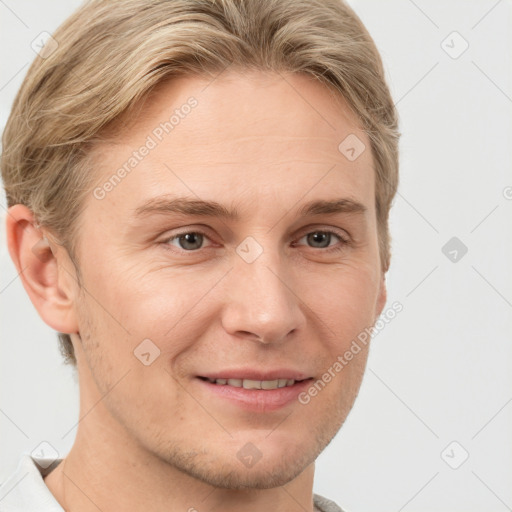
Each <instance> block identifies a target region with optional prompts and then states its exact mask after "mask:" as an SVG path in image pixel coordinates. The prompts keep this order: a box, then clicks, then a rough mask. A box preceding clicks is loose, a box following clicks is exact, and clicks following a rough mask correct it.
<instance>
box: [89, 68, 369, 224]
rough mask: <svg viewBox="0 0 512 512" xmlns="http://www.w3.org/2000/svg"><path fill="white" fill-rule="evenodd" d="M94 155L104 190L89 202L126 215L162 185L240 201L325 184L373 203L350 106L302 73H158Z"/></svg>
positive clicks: (317, 189)
mask: <svg viewBox="0 0 512 512" xmlns="http://www.w3.org/2000/svg"><path fill="white" fill-rule="evenodd" d="M347 141H348V142H347ZM348 146H353V147H354V148H355V151H357V153H358V154H357V155H356V156H357V158H355V159H354V158H350V157H351V156H353V154H351V153H348V154H347V153H346V149H347V147H348ZM348 149H349V150H351V149H352V148H351V147H348ZM344 151H345V152H344ZM142 153H143V154H142ZM352 153H353V152H352ZM359 153H360V154H359ZM95 160H96V164H97V165H96V166H95V171H94V172H96V173H97V175H98V180H97V182H96V183H97V185H98V186H100V187H104V185H105V184H107V187H106V189H108V190H107V193H106V194H105V197H104V199H103V200H101V201H99V203H100V204H96V205H94V204H92V206H93V207H100V208H101V209H108V208H116V210H117V211H123V212H124V214H125V215H127V214H130V213H133V212H134V211H136V209H137V208H138V207H140V205H141V204H142V203H144V202H147V201H148V200H150V199H151V198H152V197H154V196H156V195H160V194H161V193H162V192H168V193H173V194H176V195H186V196H189V197H194V196H196V197H201V198H202V199H210V200H215V201H217V202H222V201H223V200H224V201H230V204H232V203H231V199H233V198H234V197H236V198H238V199H239V200H240V201H241V202H245V204H246V207H247V208H248V209H249V208H250V205H251V204H253V205H255V206H256V205H258V203H259V201H260V200H263V199H265V198H266V200H271V201H272V202H273V203H274V206H275V203H276V201H278V200H280V199H281V200H282V201H284V202H286V201H294V202H295V203H297V202H298V201H300V199H301V197H305V196H306V195H307V196H308V197H307V198H305V199H308V200H310V199H313V198H314V197H313V196H314V194H315V193H318V194H320V195H322V194H323V195H325V194H329V192H330V191H331V190H332V189H333V188H337V189H338V190H337V191H336V193H335V194H334V195H336V196H339V193H338V192H343V193H344V194H345V195H347V196H351V197H353V198H354V199H357V200H359V202H366V203H367V205H368V208H369V209H371V207H372V204H371V203H372V202H373V201H372V199H373V194H374V183H373V181H374V179H373V164H372V158H371V151H370V145H369V141H368V139H367V136H366V135H365V133H364V132H363V131H362V130H361V128H360V126H359V124H358V121H357V117H356V115H355V114H354V113H353V112H352V111H351V110H350V108H349V107H348V105H347V103H346V102H345V101H344V100H343V98H341V97H340V96H339V95H335V94H334V92H333V91H331V90H329V89H328V88H327V87H326V86H325V85H323V84H321V83H320V82H318V81H317V80H315V79H314V78H312V77H309V76H306V75H296V74H295V75H291V74H285V73H264V72H255V71H253V72H244V73H239V72H231V73H228V72H225V73H223V74H221V75H220V76H218V77H217V78H215V79H211V78H206V77H180V78H177V79H174V80H172V81H167V82H164V83H162V84H160V85H159V86H158V87H156V88H155V89H154V90H153V91H152V93H151V94H150V95H149V96H148V97H147V98H146V99H145V101H144V103H142V104H141V106H140V108H139V109H138V111H137V116H136V117H134V118H132V120H131V121H130V123H126V124H120V125H118V126H117V127H116V128H115V129H112V130H110V132H109V133H108V136H107V137H106V138H105V141H104V142H103V143H101V144H100V145H98V146H97V147H96V148H95ZM120 170H121V172H119V171H120ZM109 183H110V185H108V184H109ZM104 188H105V187H104ZM206 196H208V197H206ZM89 200H91V198H89ZM93 203H94V201H93ZM96 203H98V201H96ZM260 206H261V205H260Z"/></svg>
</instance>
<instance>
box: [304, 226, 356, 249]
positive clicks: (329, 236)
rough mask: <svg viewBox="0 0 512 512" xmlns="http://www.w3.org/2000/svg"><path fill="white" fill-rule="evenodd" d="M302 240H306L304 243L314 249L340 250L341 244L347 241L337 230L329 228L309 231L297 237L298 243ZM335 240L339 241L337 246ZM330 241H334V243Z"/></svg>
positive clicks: (345, 243) (343, 244)
mask: <svg viewBox="0 0 512 512" xmlns="http://www.w3.org/2000/svg"><path fill="white" fill-rule="evenodd" d="M336 239H337V240H336ZM302 240H306V243H307V244H308V245H309V246H310V247H313V248H315V249H327V248H328V250H341V249H343V246H345V245H347V244H348V243H349V240H348V239H347V238H345V237H343V236H342V235H341V234H339V233H337V232H334V231H330V230H317V231H311V232H310V233H307V234H306V235H304V236H303V237H301V238H299V240H298V241H297V242H298V243H300V242H301V241H302ZM336 241H338V242H341V245H340V246H337V244H336ZM331 242H334V244H332V243H331ZM331 248H332V249H331Z"/></svg>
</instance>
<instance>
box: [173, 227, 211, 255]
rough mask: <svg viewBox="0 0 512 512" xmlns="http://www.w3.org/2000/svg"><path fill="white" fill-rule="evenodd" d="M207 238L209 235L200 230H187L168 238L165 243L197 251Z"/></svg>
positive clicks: (185, 249)
mask: <svg viewBox="0 0 512 512" xmlns="http://www.w3.org/2000/svg"><path fill="white" fill-rule="evenodd" d="M207 239H208V237H207V236H206V235H205V234H204V233H201V232H200V231H187V232H185V233H179V234H177V235H174V236H172V237H171V238H168V239H167V240H166V241H165V244H166V245H173V246H174V247H178V248H179V249H182V250H184V251H196V250H197V249H202V247H203V242H204V241H205V240H207Z"/></svg>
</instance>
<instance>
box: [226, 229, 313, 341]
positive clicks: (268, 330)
mask: <svg viewBox="0 0 512 512" xmlns="http://www.w3.org/2000/svg"><path fill="white" fill-rule="evenodd" d="M250 238H251V237H248V239H246V240H244V241H243V242H242V243H241V244H240V245H239V246H238V247H237V249H236V254H235V255H234V260H233V270H232V271H231V272H230V275H229V283H226V284H227V286H229V290H230V291H229V293H228V296H229V299H228V301H227V303H226V304H225V308H224V313H223V318H222V322H223V325H224V328H225V329H226V331H228V332H229V333H230V334H233V335H237V336H250V337H251V338H253V337H254V336H257V337H258V338H259V339H260V341H262V342H264V343H273V342H279V341H282V340H283V339H284V338H285V337H286V336H287V335H288V334H289V333H290V332H292V331H294V330H296V329H298V328H299V327H300V326H301V325H302V323H303V321H304V318H303V313H302V310H301V308H300V301H299V299H298V298H297V297H296V296H295V295H294V294H293V292H292V291H291V290H290V288H292V289H293V283H289V282H287V281H289V280H290V277H289V273H287V272H286V270H285V267H286V264H285V262H284V261H283V259H282V255H281V254H280V251H279V248H278V247H274V248H272V249H271V248H270V247H269V246H268V244H267V246H266V247H265V248H264V247H263V244H260V243H259V242H257V241H256V240H255V239H254V238H253V239H250Z"/></svg>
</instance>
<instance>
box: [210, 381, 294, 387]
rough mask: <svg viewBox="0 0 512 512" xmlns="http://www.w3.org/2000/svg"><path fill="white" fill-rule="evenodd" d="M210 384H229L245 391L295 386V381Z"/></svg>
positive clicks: (218, 382)
mask: <svg viewBox="0 0 512 512" xmlns="http://www.w3.org/2000/svg"><path fill="white" fill-rule="evenodd" d="M208 381H209V382H211V383H215V384H227V385H228V386H233V387H235V388H244V389H277V388H284V387H286V386H293V385H294V384H295V380H293V379H276V380H251V379H208Z"/></svg>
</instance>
